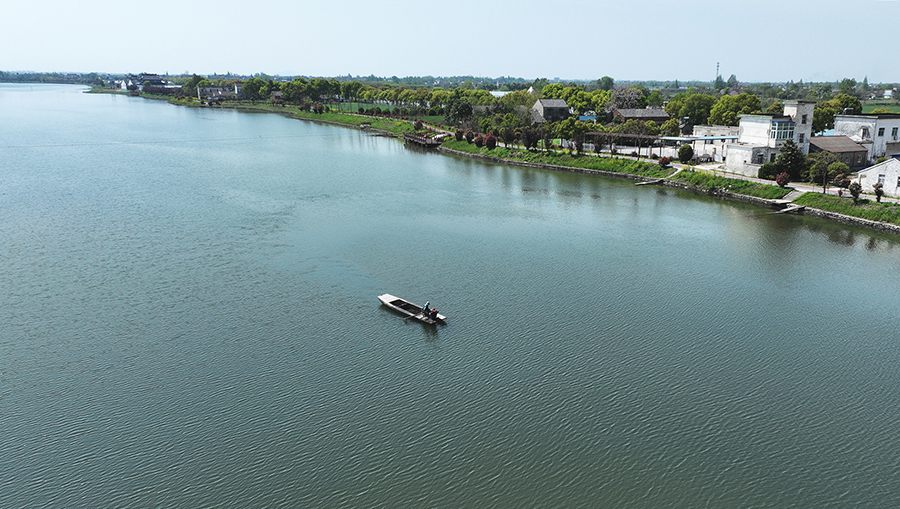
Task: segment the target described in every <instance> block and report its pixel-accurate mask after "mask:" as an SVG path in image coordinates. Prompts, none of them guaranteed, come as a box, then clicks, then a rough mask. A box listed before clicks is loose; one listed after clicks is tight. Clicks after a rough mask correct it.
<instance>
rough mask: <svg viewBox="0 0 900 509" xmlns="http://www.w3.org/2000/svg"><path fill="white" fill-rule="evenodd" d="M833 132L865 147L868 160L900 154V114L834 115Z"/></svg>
mask: <svg viewBox="0 0 900 509" xmlns="http://www.w3.org/2000/svg"><path fill="white" fill-rule="evenodd" d="M834 134H836V135H843V136H847V137H849V138H850V139H852V140H853V141H855V142H857V143H859V144H860V145H862V146H864V147H866V148H867V149H868V150H869V152H868V162H869V163H871V162H873V161H875V160H876V159H878V158H879V157H896V156H900V114H896V113H884V114H876V115H835V116H834Z"/></svg>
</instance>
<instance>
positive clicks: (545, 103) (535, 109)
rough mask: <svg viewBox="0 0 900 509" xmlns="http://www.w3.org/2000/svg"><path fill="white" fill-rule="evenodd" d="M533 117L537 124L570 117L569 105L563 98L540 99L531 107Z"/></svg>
mask: <svg viewBox="0 0 900 509" xmlns="http://www.w3.org/2000/svg"><path fill="white" fill-rule="evenodd" d="M531 118H532V120H533V121H534V122H535V123H537V124H543V123H545V122H556V121H559V120H565V119H567V118H569V105H568V104H566V101H565V100H563V99H538V100H537V101H535V103H534V106H532V107H531Z"/></svg>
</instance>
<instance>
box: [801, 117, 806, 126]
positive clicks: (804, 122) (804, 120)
mask: <svg viewBox="0 0 900 509" xmlns="http://www.w3.org/2000/svg"><path fill="white" fill-rule="evenodd" d="M800 123H801V124H806V115H803V117H802V118H801V120H800Z"/></svg>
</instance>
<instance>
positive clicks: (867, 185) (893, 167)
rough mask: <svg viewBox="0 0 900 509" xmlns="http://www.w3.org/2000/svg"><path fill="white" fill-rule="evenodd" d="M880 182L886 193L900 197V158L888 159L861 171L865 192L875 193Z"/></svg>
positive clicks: (861, 180) (861, 182)
mask: <svg viewBox="0 0 900 509" xmlns="http://www.w3.org/2000/svg"><path fill="white" fill-rule="evenodd" d="M878 182H880V183H881V185H882V188H881V189H882V190H884V194H885V195H887V196H892V197H894V198H900V159H888V160H887V161H883V162H881V163H878V164H876V165H875V166H870V167H868V168H866V169H865V170H860V171H859V184H860V185H861V186H862V191H863V192H864V193H867V194H874V193H875V184H876V183H878Z"/></svg>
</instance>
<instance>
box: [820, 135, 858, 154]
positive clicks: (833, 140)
mask: <svg viewBox="0 0 900 509" xmlns="http://www.w3.org/2000/svg"><path fill="white" fill-rule="evenodd" d="M809 144H810V145H812V146H814V147H816V148H817V149H819V150H827V151H828V152H832V153H834V154H842V153H845V152H868V150H867V149H866V147H863V146H862V145H860V144H859V143H856V142H855V141H853V140H851V139H850V138H849V137H847V136H813V137H812V138H810V139H809Z"/></svg>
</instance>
